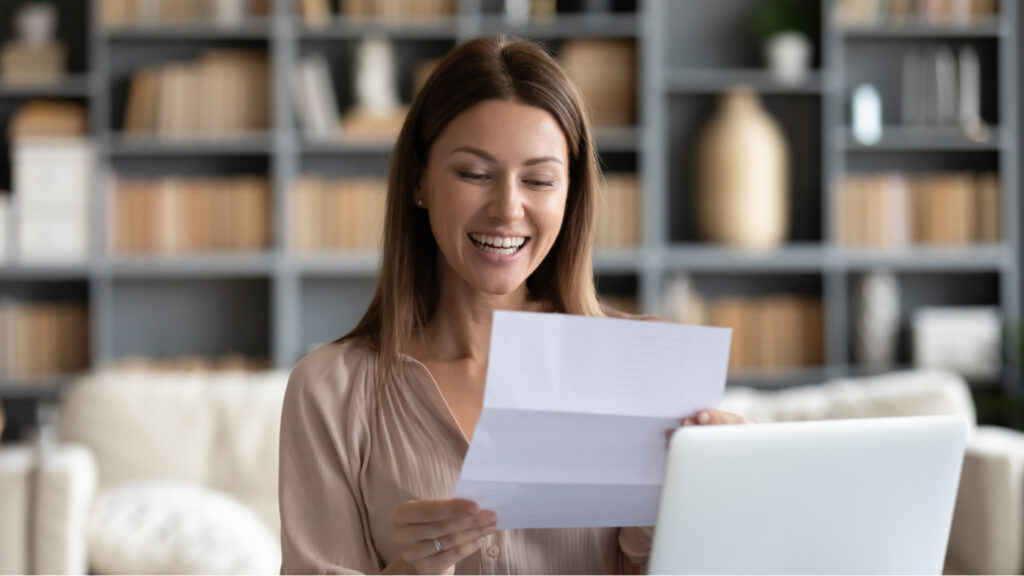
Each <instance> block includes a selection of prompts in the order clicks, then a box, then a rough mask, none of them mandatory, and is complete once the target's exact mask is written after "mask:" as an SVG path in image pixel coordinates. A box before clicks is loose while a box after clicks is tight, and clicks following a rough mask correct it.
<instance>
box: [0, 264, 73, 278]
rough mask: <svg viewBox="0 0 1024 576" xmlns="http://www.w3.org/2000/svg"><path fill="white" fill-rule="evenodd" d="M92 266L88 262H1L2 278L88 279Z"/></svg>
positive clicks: (0, 275) (0, 273)
mask: <svg viewBox="0 0 1024 576" xmlns="http://www.w3.org/2000/svg"><path fill="white" fill-rule="evenodd" d="M89 271H90V266H89V264H86V263H69V264H24V263H19V262H16V263H11V264H7V263H0V280H15V281H28V282H32V281H36V280H88V279H89Z"/></svg>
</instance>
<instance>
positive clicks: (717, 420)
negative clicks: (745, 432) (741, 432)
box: [665, 409, 750, 439]
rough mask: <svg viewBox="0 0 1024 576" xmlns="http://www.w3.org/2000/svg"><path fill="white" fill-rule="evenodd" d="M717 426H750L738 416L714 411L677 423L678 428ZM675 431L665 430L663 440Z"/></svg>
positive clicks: (703, 412)
mask: <svg viewBox="0 0 1024 576" xmlns="http://www.w3.org/2000/svg"><path fill="white" fill-rule="evenodd" d="M719 424H750V421H749V420H747V419H746V418H744V417H743V416H740V415H739V414H733V413H732V412H725V411H723V410H714V409H709V410H701V411H700V412H697V413H696V414H694V415H693V416H687V417H686V418H683V419H682V420H680V421H679V427H680V428H684V427H686V426H715V425H719ZM675 431H676V429H675V428H673V429H671V430H666V431H665V438H666V439H668V438H671V437H672V433H673V432H675Z"/></svg>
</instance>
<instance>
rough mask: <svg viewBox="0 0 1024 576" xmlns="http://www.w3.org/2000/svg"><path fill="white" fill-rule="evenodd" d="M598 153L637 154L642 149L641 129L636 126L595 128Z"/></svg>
mask: <svg viewBox="0 0 1024 576" xmlns="http://www.w3.org/2000/svg"><path fill="white" fill-rule="evenodd" d="M594 141H595V144H596V145H597V151H598V152H601V153H606V152H637V151H639V149H640V142H641V138H640V129H639V128H637V127H635V126H624V127H614V126H598V127H595V128H594Z"/></svg>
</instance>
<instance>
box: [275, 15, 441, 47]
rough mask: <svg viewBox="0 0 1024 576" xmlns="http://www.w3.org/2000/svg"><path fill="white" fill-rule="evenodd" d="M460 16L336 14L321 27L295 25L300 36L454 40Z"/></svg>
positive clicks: (297, 34) (310, 38)
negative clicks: (393, 16)
mask: <svg viewBox="0 0 1024 576" xmlns="http://www.w3.org/2000/svg"><path fill="white" fill-rule="evenodd" d="M459 28H460V20H459V19H457V18H455V17H449V18H424V19H403V20H387V19H380V18H336V19H334V21H332V22H331V23H329V24H328V25H326V26H323V27H313V26H306V25H305V24H302V23H301V21H300V22H298V23H296V24H295V25H294V29H295V35H296V36H298V37H299V39H301V40H359V39H361V38H363V37H364V36H366V35H368V34H375V35H383V36H387V37H389V38H391V39H395V40H453V41H454V40H455V38H456V37H457V36H458V30H459Z"/></svg>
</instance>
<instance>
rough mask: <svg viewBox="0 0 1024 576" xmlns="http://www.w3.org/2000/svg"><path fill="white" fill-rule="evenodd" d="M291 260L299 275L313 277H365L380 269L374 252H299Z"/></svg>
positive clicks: (374, 273) (378, 258)
mask: <svg viewBox="0 0 1024 576" xmlns="http://www.w3.org/2000/svg"><path fill="white" fill-rule="evenodd" d="M292 260H293V261H294V262H295V265H296V268H297V269H298V272H299V273H300V274H301V275H303V276H307V277H313V278H367V277H373V276H376V275H377V273H378V272H379V270H380V255H379V254H378V253H376V252H353V253H348V254H345V253H333V254H300V255H295V256H293V257H292Z"/></svg>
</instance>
